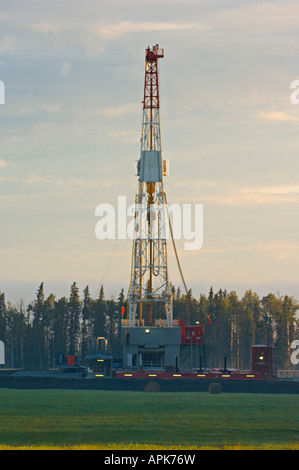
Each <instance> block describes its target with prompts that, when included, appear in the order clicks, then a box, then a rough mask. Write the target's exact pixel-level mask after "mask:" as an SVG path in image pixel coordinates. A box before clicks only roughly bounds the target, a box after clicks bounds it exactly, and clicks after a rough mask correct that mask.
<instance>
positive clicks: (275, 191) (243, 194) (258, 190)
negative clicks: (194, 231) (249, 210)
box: [200, 185, 299, 206]
mask: <svg viewBox="0 0 299 470" xmlns="http://www.w3.org/2000/svg"><path fill="white" fill-rule="evenodd" d="M200 199H201V202H203V203H204V202H212V203H216V204H224V205H229V206H242V205H260V204H278V203H285V204H290V203H295V204H298V203H299V185H288V186H264V187H247V188H236V187H231V186H230V187H227V188H223V189H222V190H221V192H218V193H217V194H213V195H207V196H204V195H202V196H201V198H200Z"/></svg>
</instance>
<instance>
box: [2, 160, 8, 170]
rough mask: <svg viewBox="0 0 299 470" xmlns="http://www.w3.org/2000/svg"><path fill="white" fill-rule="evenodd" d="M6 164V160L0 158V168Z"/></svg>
mask: <svg viewBox="0 0 299 470" xmlns="http://www.w3.org/2000/svg"><path fill="white" fill-rule="evenodd" d="M6 165H7V163H6V162H5V161H4V160H0V168H3V167H4V166H6Z"/></svg>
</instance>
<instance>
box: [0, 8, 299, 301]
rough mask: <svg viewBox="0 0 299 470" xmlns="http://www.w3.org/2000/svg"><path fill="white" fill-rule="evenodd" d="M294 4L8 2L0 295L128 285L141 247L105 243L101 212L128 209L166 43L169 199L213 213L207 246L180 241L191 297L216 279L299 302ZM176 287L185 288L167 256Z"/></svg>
mask: <svg viewBox="0 0 299 470" xmlns="http://www.w3.org/2000/svg"><path fill="white" fill-rule="evenodd" d="M298 24H299V4H298V2H297V1H288V0H286V1H282V0H281V1H271V2H270V1H268V2H263V1H253V0H250V1H249V0H248V1H246V0H243V1H242V0H238V1H237V0H231V1H225V0H218V1H216V0H215V1H214V0H202V1H200V0H196V1H195V0H184V2H181V1H175V0H171V1H170V0H159V1H156V0H153V1H151V2H150V3H148V2H145V1H142V0H130V1H126V2H124V1H123V0H109V1H103V0H97V1H95V0H85V2H81V1H80V2H79V1H74V0H73V1H70V0H68V1H66V0H59V1H56V0H51V1H49V0H47V1H43V0H26V2H24V1H22V0H2V2H1V10H0V80H2V81H3V82H4V83H5V88H6V103H5V105H1V106H0V126H1V127H0V135H1V146H0V221H1V231H0V291H4V292H5V293H6V296H7V299H8V300H12V301H13V302H17V301H18V299H20V298H23V299H25V301H29V300H31V299H32V298H34V296H35V292H36V290H37V288H38V285H39V284H40V282H42V281H44V282H45V287H46V292H47V293H50V291H53V292H54V293H55V294H57V296H58V297H59V296H62V295H68V294H69V288H70V285H71V283H72V282H73V281H77V282H78V284H79V285H80V287H81V288H84V287H85V286H86V284H89V285H90V288H91V294H92V295H93V296H95V295H97V292H98V287H99V285H100V284H101V282H103V283H104V287H106V291H107V296H108V295H110V293H112V292H114V293H116V294H117V293H118V292H119V290H120V288H121V287H124V288H125V290H127V288H128V285H129V276H130V261H131V241H130V240H125V241H120V242H118V243H115V242H114V241H107V242H102V241H99V240H97V239H96V237H95V232H94V229H95V225H96V222H97V219H96V217H95V214H94V213H95V208H96V206H97V205H98V204H100V203H103V202H105V203H111V204H116V201H117V197H118V195H126V196H127V198H128V201H129V202H131V200H132V198H133V197H134V192H135V189H136V183H137V181H136V177H135V176H134V161H135V160H136V159H137V158H138V156H139V151H140V147H139V145H140V144H139V138H140V130H141V117H142V114H141V101H142V93H143V80H144V50H145V48H146V47H147V46H148V45H154V44H156V43H159V44H160V46H161V47H163V48H164V49H165V58H164V59H163V60H161V64H160V79H161V104H162V134H163V148H164V157H165V158H167V159H169V161H170V176H169V177H167V181H166V190H167V194H168V202H169V203H174V202H180V203H187V202H191V203H202V204H203V205H204V246H203V248H202V250H200V251H198V252H186V251H184V250H183V246H182V243H178V249H179V254H180V259H181V263H182V267H183V271H184V274H185V278H186V282H187V284H188V285H189V286H190V287H192V289H193V292H194V295H196V296H199V294H200V293H201V292H207V291H208V288H209V287H210V286H211V285H212V286H213V287H214V288H215V289H218V288H220V287H222V288H227V289H228V290H231V289H234V290H237V292H238V293H240V294H242V293H243V292H244V291H245V289H248V288H253V289H254V290H256V291H257V292H258V293H259V294H261V295H263V294H267V293H269V292H270V291H271V289H272V290H273V291H274V292H276V291H279V292H280V293H281V294H285V293H286V294H289V295H295V297H297V298H299V285H298V263H299V245H298V233H299V218H298V204H299V181H298V174H299V158H298V125H299V105H293V104H292V103H291V101H290V94H291V91H292V90H291V89H290V83H291V82H292V81H293V80H296V79H299V65H298V64H299V60H298V59H299V58H298V55H299V53H298V52H299V51H298V44H299V29H298ZM169 264H170V278H171V280H172V281H173V283H174V284H175V285H178V284H179V276H178V270H177V267H176V265H175V262H174V255H173V250H172V248H171V247H169Z"/></svg>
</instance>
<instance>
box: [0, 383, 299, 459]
mask: <svg viewBox="0 0 299 470" xmlns="http://www.w3.org/2000/svg"><path fill="white" fill-rule="evenodd" d="M298 416H299V403H298V397H297V396H296V395H264V394H220V395H210V394H208V393H144V392H116V391H95V390H8V389H0V423H1V426H0V449H11V448H16V447H18V448H20V449H21V448H24V449H25V448H26V449H27V448H30V449H37V448H39V449H46V448H47V449H54V448H55V449H70V450H71V449H80V450H90V449H98V450H108V449H126V450H139V449H144V450H146V449H148V450H155V449H158V450H159V449H170V450H171V449H177V450H180V449H188V450H189V449H208V448H214V449H220V448H221V449H231V448H238V449H240V448H245V449H254V448H260V449H297V450H299V419H298Z"/></svg>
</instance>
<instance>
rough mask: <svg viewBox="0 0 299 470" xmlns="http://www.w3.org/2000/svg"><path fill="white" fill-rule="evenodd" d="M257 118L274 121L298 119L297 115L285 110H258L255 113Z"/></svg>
mask: <svg viewBox="0 0 299 470" xmlns="http://www.w3.org/2000/svg"><path fill="white" fill-rule="evenodd" d="M257 118H258V119H265V120H266V121H274V122H278V121H280V122H285V121H299V116H293V115H292V114H288V113H286V112H285V111H268V112H260V113H258V114H257Z"/></svg>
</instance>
